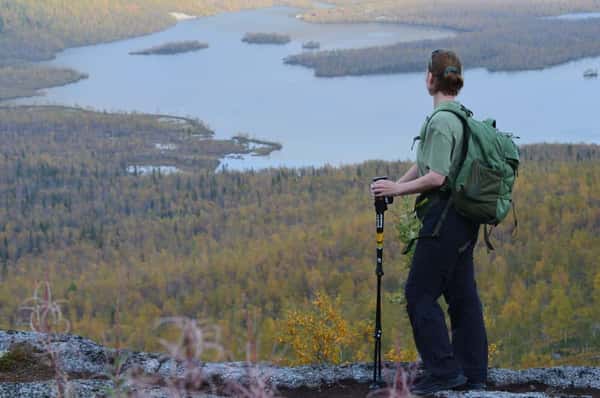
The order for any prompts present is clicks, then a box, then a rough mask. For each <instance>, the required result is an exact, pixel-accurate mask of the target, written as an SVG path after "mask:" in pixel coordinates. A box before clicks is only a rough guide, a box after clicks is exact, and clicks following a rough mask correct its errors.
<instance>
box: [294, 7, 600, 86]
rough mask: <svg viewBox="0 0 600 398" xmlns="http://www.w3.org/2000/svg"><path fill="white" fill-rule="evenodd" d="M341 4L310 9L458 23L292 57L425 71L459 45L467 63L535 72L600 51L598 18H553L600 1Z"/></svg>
mask: <svg viewBox="0 0 600 398" xmlns="http://www.w3.org/2000/svg"><path fill="white" fill-rule="evenodd" d="M334 2H335V1H334ZM335 3H336V4H338V7H336V8H333V9H320V10H310V11H309V12H307V13H305V14H303V19H304V20H307V21H311V22H321V23H333V22H380V23H406V24H411V25H420V26H431V27H437V28H446V29H451V30H453V31H454V32H455V35H454V36H452V37H449V38H446V39H439V40H425V41H417V42H409V43H398V44H394V45H388V46H380V47H371V48H363V49H348V50H332V51H322V52H317V53H314V52H312V53H308V52H305V53H301V54H297V55H293V56H290V57H287V58H286V59H285V62H286V63H288V64H292V65H302V66H306V67H309V68H313V69H314V70H315V75H316V76H320V77H334V76H346V75H366V74H385V73H405V72H420V71H422V70H423V69H424V68H425V65H426V60H427V59H428V57H429V54H430V53H431V51H432V50H434V49H436V48H451V49H454V50H456V51H457V52H458V53H459V54H460V55H461V58H462V60H463V63H464V65H465V67H466V68H479V67H482V68H486V69H488V70H490V71H513V70H533V69H542V68H545V67H549V66H553V65H558V64H561V63H565V62H569V61H572V60H575V59H580V58H584V57H595V56H600V41H599V40H598V37H600V24H598V22H597V19H589V20H571V21H567V20H556V19H543V18H542V17H545V16H553V15H560V14H565V13H575V12H598V11H600V1H597V0H581V1H559V0H538V1H528V2H522V1H517V0H510V1H476V0H459V1H449V0H444V1H438V2H435V4H434V3H433V2H423V1H415V0H404V1H398V0H388V1H386V0H384V1H378V2H368V1H358V2H353V3H346V2H343V1H337V2H335Z"/></svg>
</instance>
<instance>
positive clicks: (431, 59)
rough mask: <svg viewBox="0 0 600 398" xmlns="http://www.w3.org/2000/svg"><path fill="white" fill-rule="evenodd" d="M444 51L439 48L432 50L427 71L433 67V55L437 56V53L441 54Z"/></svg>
mask: <svg viewBox="0 0 600 398" xmlns="http://www.w3.org/2000/svg"><path fill="white" fill-rule="evenodd" d="M444 51H445V50H443V49H441V48H438V49H437V50H433V51H432V52H431V55H430V56H429V70H431V68H432V65H433V57H434V55H436V54H439V53H442V52H444Z"/></svg>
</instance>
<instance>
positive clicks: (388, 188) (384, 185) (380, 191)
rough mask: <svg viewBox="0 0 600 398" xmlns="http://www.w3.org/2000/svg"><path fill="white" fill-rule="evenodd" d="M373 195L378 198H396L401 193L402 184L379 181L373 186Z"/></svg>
mask: <svg viewBox="0 0 600 398" xmlns="http://www.w3.org/2000/svg"><path fill="white" fill-rule="evenodd" d="M371 193H372V194H373V196H375V197H376V198H379V197H383V196H396V195H398V194H399V193H400V184H399V183H397V182H393V181H390V180H379V181H375V182H374V183H372V184H371Z"/></svg>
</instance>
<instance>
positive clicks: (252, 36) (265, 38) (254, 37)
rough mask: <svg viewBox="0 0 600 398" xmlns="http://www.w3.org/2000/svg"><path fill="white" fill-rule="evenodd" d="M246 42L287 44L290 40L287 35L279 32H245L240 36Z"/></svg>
mask: <svg viewBox="0 0 600 398" xmlns="http://www.w3.org/2000/svg"><path fill="white" fill-rule="evenodd" d="M242 41H243V42H244V43H248V44H279V45H282V44H287V43H289V42H290V41H292V39H291V37H290V36H289V35H284V34H280V33H246V35H245V36H244V37H243V38H242Z"/></svg>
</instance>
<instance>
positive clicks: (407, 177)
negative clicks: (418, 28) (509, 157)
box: [371, 50, 488, 395]
mask: <svg viewBox="0 0 600 398" xmlns="http://www.w3.org/2000/svg"><path fill="white" fill-rule="evenodd" d="M426 87H427V90H428V91H429V94H430V95H431V96H432V97H433V105H434V111H435V109H438V108H439V107H444V106H449V105H452V104H451V103H452V102H453V103H454V105H458V106H460V104H459V103H458V101H456V96H457V95H458V94H459V92H460V90H461V88H462V87H463V76H462V64H461V62H460V60H459V58H458V56H457V55H456V54H455V53H454V52H452V51H447V50H436V51H434V52H433V53H432V54H431V57H430V59H429V63H428V68H427V74H426ZM438 110H439V109H438ZM462 142H463V124H462V121H461V119H459V117H457V116H456V115H455V114H453V113H451V112H446V111H441V112H436V113H434V114H433V116H430V117H428V118H427V120H426V122H425V124H424V125H423V127H422V129H421V134H420V141H419V146H418V152H417V162H416V164H415V165H413V166H412V167H411V168H410V169H409V170H408V171H407V172H406V174H404V176H402V178H400V179H399V180H398V181H397V182H393V181H389V180H380V181H377V182H375V183H373V184H372V185H371V192H372V194H373V195H374V196H376V197H382V196H399V195H409V194H420V195H419V196H418V198H417V201H416V205H415V208H416V211H417V215H418V217H419V218H420V219H421V221H422V227H421V230H420V232H419V236H420V237H423V238H421V239H419V240H417V241H416V247H415V252H414V256H413V259H412V265H411V269H410V273H409V276H408V280H407V282H406V286H405V296H406V303H407V304H406V306H407V311H408V315H409V318H410V322H411V325H412V329H413V336H414V339H415V343H416V346H417V349H418V351H419V355H420V356H421V359H422V361H423V366H424V369H425V372H424V374H423V377H421V378H420V380H418V381H417V382H416V383H415V385H414V386H413V387H412V388H411V391H412V392H413V393H414V394H417V395H428V394H433V393H435V392H437V391H441V390H447V389H453V388H458V387H462V388H468V389H484V388H485V381H486V378H487V360H488V352H487V350H488V344H487V336H486V331H485V325H484V320H483V311H482V305H481V301H480V300H479V295H478V293H477V287H476V283H475V275H474V265H473V248H474V246H475V243H476V241H477V237H478V232H479V224H478V223H476V222H474V221H471V220H470V219H468V218H466V217H464V216H462V215H460V214H459V213H458V212H457V211H456V209H455V208H454V205H453V204H452V202H448V200H449V197H450V193H449V189H448V188H447V186H446V182H447V179H448V177H449V176H451V175H452V171H453V170H455V169H456V168H457V167H458V165H457V163H460V157H461V148H462ZM447 205H448V206H447ZM436 228H437V232H438V233H437V234H436V233H435V232H436ZM442 295H443V296H444V299H445V300H446V302H447V303H448V313H449V315H450V321H451V330H452V340H450V338H449V335H448V329H447V326H446V323H445V319H444V313H443V311H442V309H441V308H440V306H439V305H438V303H437V300H438V298H439V297H440V296H442Z"/></svg>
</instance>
